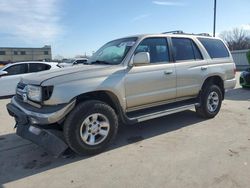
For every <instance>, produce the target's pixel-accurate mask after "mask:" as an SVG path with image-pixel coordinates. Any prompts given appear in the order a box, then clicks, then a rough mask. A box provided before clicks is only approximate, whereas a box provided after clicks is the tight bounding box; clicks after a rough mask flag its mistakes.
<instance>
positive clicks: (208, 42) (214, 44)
mask: <svg viewBox="0 0 250 188" xmlns="http://www.w3.org/2000/svg"><path fill="white" fill-rule="evenodd" d="M198 39H199V41H200V42H201V43H202V45H203V46H204V47H205V48H206V50H207V52H208V54H209V56H210V57H211V58H223V57H229V52H228V50H227V48H226V46H225V45H224V43H223V42H222V41H221V40H218V39H209V38H198Z"/></svg>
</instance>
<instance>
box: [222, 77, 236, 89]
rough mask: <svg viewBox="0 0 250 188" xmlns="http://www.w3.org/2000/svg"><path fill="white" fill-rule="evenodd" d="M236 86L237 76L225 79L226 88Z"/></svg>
mask: <svg viewBox="0 0 250 188" xmlns="http://www.w3.org/2000/svg"><path fill="white" fill-rule="evenodd" d="M235 86H236V78H233V79H230V80H225V81H224V88H225V89H233V88H235Z"/></svg>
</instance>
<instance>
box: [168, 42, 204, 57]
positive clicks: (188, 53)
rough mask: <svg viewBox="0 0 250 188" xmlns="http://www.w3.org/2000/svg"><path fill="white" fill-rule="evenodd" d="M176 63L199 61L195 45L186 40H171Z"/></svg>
mask: <svg viewBox="0 0 250 188" xmlns="http://www.w3.org/2000/svg"><path fill="white" fill-rule="evenodd" d="M172 44H173V51H174V57H175V60H176V61H185V60H201V59H203V58H202V55H201V52H200V50H199V49H198V47H197V46H196V44H195V43H194V42H193V41H192V40H191V39H187V38H172Z"/></svg>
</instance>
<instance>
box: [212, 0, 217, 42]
mask: <svg viewBox="0 0 250 188" xmlns="http://www.w3.org/2000/svg"><path fill="white" fill-rule="evenodd" d="M216 6H217V0H214V32H213V37H215V29H216V8H217V7H216Z"/></svg>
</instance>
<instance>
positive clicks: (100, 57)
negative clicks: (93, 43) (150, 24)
mask: <svg viewBox="0 0 250 188" xmlns="http://www.w3.org/2000/svg"><path fill="white" fill-rule="evenodd" d="M136 40H137V38H136V37H131V38H123V39H118V40H114V41H111V42H109V43H107V44H105V45H104V46H103V47H101V48H100V49H99V50H98V51H97V52H96V53H94V55H93V56H92V57H91V59H89V60H88V63H89V64H108V65H118V64H120V63H121V62H122V61H123V59H124V58H125V56H126V55H127V53H128V51H129V50H130V49H131V47H132V46H133V45H134V44H135V41H136Z"/></svg>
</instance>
